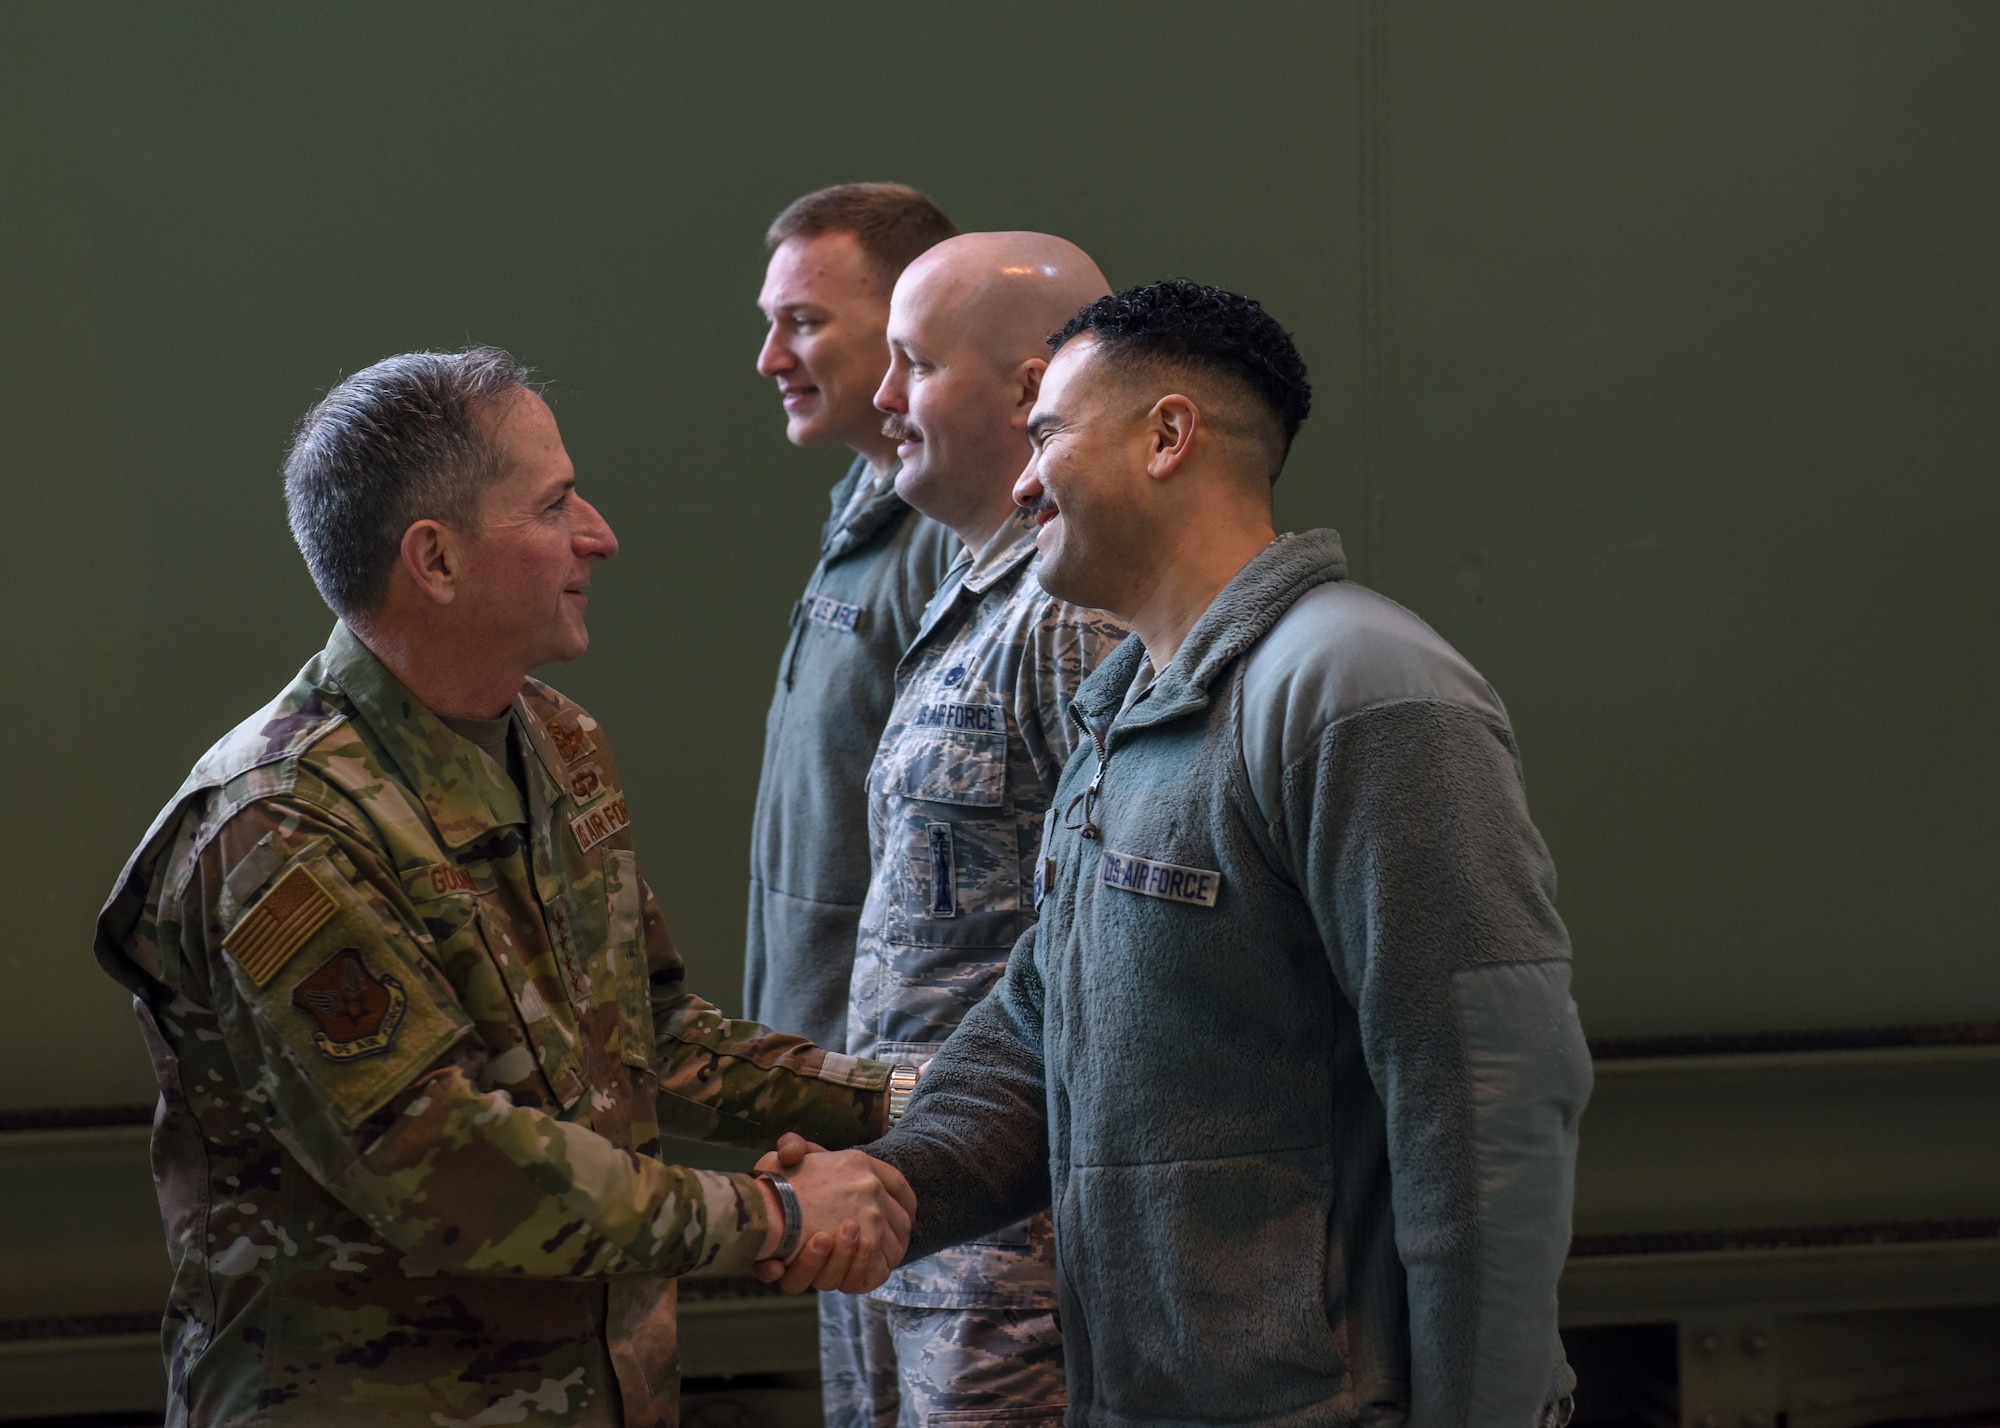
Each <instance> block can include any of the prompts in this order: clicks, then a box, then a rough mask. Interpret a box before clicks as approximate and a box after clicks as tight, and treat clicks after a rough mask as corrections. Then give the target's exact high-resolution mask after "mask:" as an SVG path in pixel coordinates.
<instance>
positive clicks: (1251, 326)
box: [788, 282, 1590, 1428]
mask: <svg viewBox="0 0 2000 1428" xmlns="http://www.w3.org/2000/svg"><path fill="white" fill-rule="evenodd" d="M1050 345H1051V347H1052V348H1053V349H1054V354H1055V355H1054V357H1053V359H1052V361H1051V363H1050V366H1049V369H1048V372H1047V373H1046V375H1045V377H1044V380H1043V383H1042V388H1041V394H1040V397H1039V399H1038V400H1037V402H1036V406H1035V410H1034V413H1033V415H1032V417H1031V419H1030V422H1029V427H1028V430H1029V433H1030V436H1031V438H1032V441H1033V448H1034V454H1033V456H1032V458H1031V460H1030V463H1029V465H1028V468H1027V470H1026V472H1025V473H1024V474H1023V475H1022V477H1021V480H1020V483H1019V484H1018V485H1017V487H1016V488H1015V495H1016V499H1017V500H1019V501H1020V502H1021V503H1022V504H1023V505H1025V506H1029V507H1030V508H1032V510H1033V511H1034V513H1035V517H1036V519H1037V520H1038V521H1039V522H1040V532H1039V536H1038V540H1039V543H1040V546H1041V550H1042V564H1041V579H1042V582H1043V584H1044V585H1046V586H1047V588H1048V589H1049V591H1050V593H1052V594H1055V595H1058V596H1059V597H1060V598H1062V599H1065V600H1069V601H1073V602H1075V603H1077V604H1082V605H1096V606H1100V607H1102V608H1104V609H1107V610H1109V611H1112V612H1113V613H1115V614H1117V615H1118V616H1119V617H1120V618H1122V619H1125V620H1127V621H1129V622H1130V624H1131V626H1132V628H1133V631H1134V636H1135V637H1134V638H1132V639H1130V640H1128V641H1127V642H1126V643H1125V644H1124V645H1123V646H1121V647H1120V649H1119V650H1118V651H1117V652H1116V653H1115V654H1114V655H1113V656H1112V657H1111V658H1110V659H1108V660H1107V661H1106V662H1105V663H1104V664H1103V665H1102V666H1101V667H1100V668H1099V669H1098V671H1097V672H1096V674H1095V675H1093V676H1092V678H1091V679H1090V680H1088V681H1087V682H1086V683H1085V684H1084V685H1083V687H1082V688H1081V689H1080V690H1079V692H1078V694H1077V697H1076V700H1075V702H1074V704H1073V705H1072V706H1071V712H1072V714H1073V715H1074V716H1075V717H1076V718H1077V719H1078V721H1079V723H1080V724H1081V725H1082V727H1083V728H1084V730H1085V731H1086V732H1087V734H1088V736H1089V737H1088V739H1087V741H1086V742H1084V743H1083V744H1081V745H1080V746H1079V748H1078V750H1077V753H1076V754H1075V756H1073V757H1072V758H1071V760H1070V761H1069V764H1068V767H1067V768H1066V769H1065V771H1064V774H1063V778H1062V782H1061V784H1060V786H1059V789H1058V792H1057V795H1056V798H1055V802H1054V803H1053V805H1052V811H1051V814H1050V817H1049V820H1048V825H1047V829H1046V832H1045V835H1044V839H1043V845H1042V850H1041V868H1042V877H1041V883H1042V892H1043V901H1042V904H1041V915H1040V921H1039V923H1038V924H1037V925H1036V926H1035V927H1033V928H1031V929H1030V930H1029V931H1028V932H1027V933H1026V934H1025V935H1024V936H1023V937H1022V939H1021V940H1020V942H1019V943H1018V945H1017V946H1016V947H1015V949H1014V952H1013V955H1012V957H1011V959H1010V961H1009V964H1008V969H1007V974H1006V976H1005V978H1004V979H1003V981H1002V982H1001V983H1000V985H999V986H998V987H997V988H996V989H995V991H994V993H993V994H992V995H991V996H990V997H988V998H987V999H986V1000H985V1001H984V1002H982V1003H981V1004H980V1005H979V1006H978V1007H976V1008H975V1009H974V1010H973V1011H972V1012H971V1013H970V1014H969V1015H968V1016H967V1018H966V1019H965V1021H964V1023H963V1025H962V1026H961V1027H960V1029H959V1030H958V1031H957V1032H956V1033H955V1034H954V1035H953V1036H952V1038H951V1039H950V1041H949V1042H948V1043H947V1044H946V1045H945V1047H944V1049H943V1050H942V1052H941V1053H940V1054H939V1055H938V1057H937V1058H936V1059H935V1060H934V1061H932V1062H931V1064H930V1067H929V1069H928V1071H927V1073H926V1075H925V1077H924V1080H923V1082H922V1084H921V1085H920V1086H919V1088H918V1090H917V1093H916V1095H915V1097H914V1099H913V1101H912V1104H911V1106H910V1109H909V1112H908V1114H907V1116H906V1117H905V1118H904V1120H903V1121H902V1123H901V1125H900V1126H899V1127H898V1128H897V1129H896V1130H895V1131H894V1132H892V1133H891V1134H890V1135H889V1136H888V1137H886V1138H885V1139H883V1140H882V1141H880V1142H879V1143H878V1145H877V1146H876V1147H875V1149H876V1152H877V1153H878V1154H880V1155H881V1156H882V1158H883V1159H884V1160H887V1161H888V1162H889V1163H891V1164H893V1165H895V1166H896V1167H897V1168H898V1169H900V1170H902V1171H903V1172H904V1174H905V1175H906V1176H908V1178H909V1180H910V1183H911V1185H912V1186H913V1187H914V1188H915V1190H916V1192H917V1196H918V1202H919V1207H918V1212H917V1218H916V1223H915V1227H914V1230H913V1236H912V1241H911V1247H910V1253H911V1254H912V1255H923V1254H928V1253H931V1252H932V1251H933V1250H935V1249H936V1248H938V1247H939V1246H941V1245H946V1244H951V1243H954V1242H957V1241H960V1240H965V1239H968V1238H972V1237H975V1236H977V1235H979V1234H982V1233H984V1232H987V1231H989V1230H990V1229H992V1228H993V1227H995V1226H999V1225H1003V1224H1008V1223H1011V1222H1013V1221H1015V1220H1018V1219H1019V1218H1021V1217H1022V1216H1023V1215H1025V1214H1027V1213H1029V1212H1030V1211H1032V1210H1035V1209H1037V1208H1039V1207H1041V1206H1043V1205H1047V1204H1050V1203H1051V1201H1053V1206H1054V1211H1055V1225H1056V1250H1057V1261H1058V1265H1059V1268H1060V1285H1059V1288H1060V1303H1061V1316H1062V1327H1063V1337H1064V1340H1065V1342H1066V1345H1067V1352H1068V1364H1069V1380H1070V1389H1069V1391H1070V1404H1071V1410H1070V1421H1071V1422H1072V1423H1094V1424H1097V1423H1101V1424H1132V1423H1154V1422H1166V1421H1181V1422H1185V1421H1190V1420H1209V1421H1223V1420H1228V1421H1232V1422H1238V1423H1267V1424H1284V1425H1291V1424H1300V1425H1303V1424H1319V1423H1335V1422H1349V1421H1354V1420H1357V1419H1359V1420H1363V1421H1367V1422H1370V1423H1382V1424H1395V1423H1397V1422H1400V1421H1407V1422H1409V1423H1412V1424H1418V1425H1423V1428H1431V1425H1452V1426H1453V1428H1458V1425H1481V1428H1483V1426H1484V1425H1493V1428H1502V1425H1505V1428H1530V1425H1534V1424H1537V1423H1544V1424H1549V1423H1558V1422H1560V1421H1561V1420H1562V1419H1563V1418H1564V1417H1565V1416H1566V1414H1567V1411H1568V1398H1569V1394H1570V1392H1571V1389H1572V1387H1573V1386H1574V1383H1575V1379H1574V1376H1573V1375H1572V1374H1571V1373H1570V1371H1569V1368H1568V1366H1567V1364H1566V1363H1565V1362H1564V1359H1563V1353H1562V1346H1561V1343H1560V1341H1559V1339H1558V1338H1557V1334H1556V1279H1557V1275H1558V1273H1559V1271H1560V1269H1561V1267H1562V1262H1563V1256H1564V1251H1565V1249H1566V1246H1567V1243H1568V1239H1569V1214H1570V1197H1571V1185H1572V1179H1573V1172H1574V1166H1575V1156H1576V1126H1577V1118H1578V1116H1579V1114H1580V1113H1581V1112H1582V1110H1583V1105H1584V1101H1585V1099H1586V1097H1587V1096H1588V1094H1589V1089H1590V1066H1589V1060H1588V1056H1587V1054H1586V1051H1585V1048H1584V1042H1583V1036H1582V1032H1581V1029H1580V1027H1579V1026H1578V1023H1577V1017H1576V1009H1575V1006H1574V1005H1573V1003H1572V1002H1571V1001H1570V997H1569V974H1570V960H1569V945H1568V940H1567V938H1566V936H1565V934H1564V931H1563V926H1562V923H1561V921H1560V920H1559V919H1558V917H1557V916H1556V912H1555V908H1554V906H1553V903H1552V898H1553V895H1554V888H1555V873H1554V869H1553V868H1552V867H1551V866H1550V862H1549V857H1548V853H1547V850H1546V849H1545V848H1544V847H1543V845H1542V840H1541V838H1540V837H1539V836H1538V835H1537V834H1536V832H1535V828H1534V825H1533V824H1532V823H1530V822H1529V820H1528V813H1527V807H1526V804H1525V802H1524V799H1523V794H1522V788H1521V772H1520V766H1519V761H1518V758H1517V756H1516V752H1515V747H1514V739H1513V735H1512V732H1511V731H1510V729H1509V727H1508V723H1507V716H1506V712H1505V710H1504V709H1503V708H1502V706H1501V703H1500V700H1499V699H1498V697H1497V696H1496V695H1495V694H1494V693H1493V690H1492V689H1491V688H1490V687H1489V686H1488V685H1487V683H1486V681H1485V680H1483V679H1481V678H1480V676H1479V674H1478V673H1477V671H1475V670H1474V669H1473V668H1472V667H1471V666H1470V665H1469V664H1467V663H1466V661H1465V660H1464V658H1463V657H1461V656H1460V655H1459V654H1458V653H1457V652H1456V651H1455V650H1453V649H1452V648H1451V647H1450V646H1449V645H1447V644H1446V643H1445V642H1444V641H1443V640H1442V639H1440V638H1439V637H1438V636H1437V635H1436V634H1435V633H1434V632H1433V631H1432V630H1431V629H1430V628H1429V627H1428V626H1426V625H1425V624H1424V623H1423V622H1422V621H1421V620H1419V619H1417V618H1416V617H1415V616H1414V615H1412V614H1410V613H1409V612H1408V611H1406V610H1403V609H1401V608H1400V607H1398V606H1397V605H1395V604H1393V603H1391V602H1390V601H1388V600H1386V599H1384V598H1383V597H1381V596H1379V595H1376V594H1374V593H1373V592H1371V591H1369V590H1366V589H1363V588H1362V587H1360V586H1358V585H1356V584H1354V583H1353V582H1351V581H1349V580H1348V579H1347V578H1346V573H1347V570H1346V564H1345V562H1344V560H1343V559H1342V556H1341V549H1340V541H1339V539H1338V537H1337V536H1336V535H1335V534H1334V533H1333V532H1332V531H1330V530H1318V531H1309V532H1306V533H1304V534H1300V535H1287V536H1274V532H1273V527H1272V516H1271V500H1270V493H1271V483H1272V481H1273V480H1274V479H1275V478H1276V476H1277V474H1278V471H1279V469H1280V467H1281V466H1282V464H1283V461H1284V457H1285V453H1286V450H1287V448H1288V446H1289V445H1290V442H1291V438H1292V436H1293V434H1294V433H1295V432H1296V431H1297V429H1298V425H1299V423H1300V421H1301V420H1303V418H1304V417H1305V414H1306V410H1307V405H1308V402H1309V399H1310V389H1309V387H1308V386H1307V383H1306V375H1305V369H1304V365H1303V363H1302V362H1301V361H1300V359H1299V356H1298V353H1297V351H1296V349H1295V348H1294V347H1293V345H1292V342H1291V340H1290V339H1289V337H1287V336H1286V334H1285V333H1284V331H1283V330H1282V329H1281V328H1279V326H1278V325H1277V323H1276V322H1274V321H1273V320H1272V319H1271V318H1270V317H1269V316H1268V315H1266V314H1265V313H1264V312H1263V310H1262V309H1261V308H1259V307H1258V305H1257V304H1256V303H1254V302H1252V301H1250V300H1248V299H1247V298H1243V297H1239V296H1236V295H1235V294H1232V293H1227V292H1222V291H1218V290H1216V289H1213V288H1203V287H1198V286H1196V285H1194V284H1191V283H1184V282H1164V283H1156V284H1152V285H1150V286H1147V287H1142V288H1135V289H1132V290H1129V291H1127V292H1123V293H1119V294H1117V295H1115V296H1113V297H1109V298H1104V299H1101V300H1099V301H1097V302H1095V303H1092V304H1091V305H1090V306H1088V307H1086V308H1084V309H1083V310H1082V311H1081V312H1080V313H1078V314H1077V315H1076V317H1075V318H1073V319H1072V320H1071V321H1070V322H1069V324H1068V325H1067V326H1065V327H1064V328H1063V329H1062V331H1060V332H1059V333H1057V334H1056V336H1055V337H1054V338H1053V339H1052V340H1051V344H1050ZM797 1151H798V1147H797V1145H796V1143H794V1144H793V1145H792V1146H791V1147H790V1148H789V1151H788V1158H789V1156H790V1155H796V1153H797Z"/></svg>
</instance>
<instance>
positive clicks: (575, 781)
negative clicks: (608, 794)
mask: <svg viewBox="0 0 2000 1428" xmlns="http://www.w3.org/2000/svg"><path fill="white" fill-rule="evenodd" d="M608 787H609V785H608V784H606V783H605V782H604V774H603V773H602V772H601V771H600V770H599V769H598V767H597V765H596V764H585V765H584V766H583V767H582V768H580V769H571V770H570V772H569V796H570V798H571V799H572V800H573V801H574V802H575V804H576V806H577V807H578V808H581V807H583V806H584V804H586V803H595V802H596V801H597V799H598V797H599V796H600V795H601V794H603V793H604V791H605V790H606V789H607V788H608Z"/></svg>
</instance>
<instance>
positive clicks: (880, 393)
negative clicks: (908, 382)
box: [875, 360, 910, 416]
mask: <svg viewBox="0 0 2000 1428" xmlns="http://www.w3.org/2000/svg"><path fill="white" fill-rule="evenodd" d="M909 409H910V402H909V394H908V393H907V392H905V391H904V390H903V372H902V363H900V362H897V361H894V360H891V361H890V363H889V370H888V371H887V372H885V373H883V374H882V385H881V386H879V387H877V388H876V389H875V410H876V411H878V412H888V413H889V414H890V415H891V416H901V415H902V414H903V413H904V412H907V411H908V410H909Z"/></svg>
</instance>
